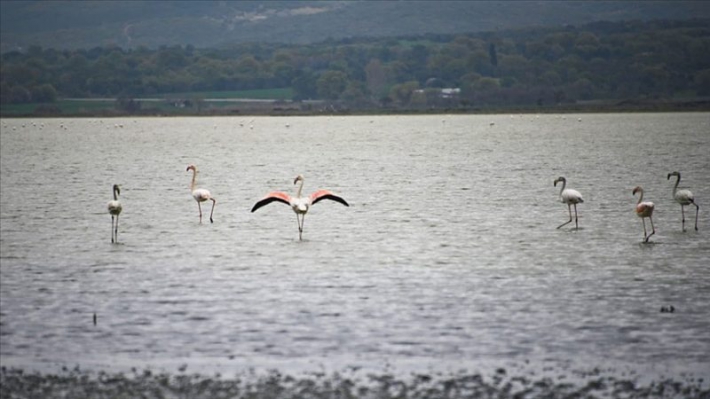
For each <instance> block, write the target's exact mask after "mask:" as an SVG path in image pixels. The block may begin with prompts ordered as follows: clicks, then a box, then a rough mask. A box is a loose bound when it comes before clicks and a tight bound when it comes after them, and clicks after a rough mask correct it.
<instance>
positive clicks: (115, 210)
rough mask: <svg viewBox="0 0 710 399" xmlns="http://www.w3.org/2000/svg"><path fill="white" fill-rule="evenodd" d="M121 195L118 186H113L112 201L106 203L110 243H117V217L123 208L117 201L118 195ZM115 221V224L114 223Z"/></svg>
mask: <svg viewBox="0 0 710 399" xmlns="http://www.w3.org/2000/svg"><path fill="white" fill-rule="evenodd" d="M119 194H121V189H120V188H119V187H118V184H114V185H113V201H109V203H108V213H110V214H111V242H112V243H113V242H116V243H117V242H118V215H120V214H121V211H122V210H123V207H122V206H121V203H120V202H119V201H118V195H119ZM114 219H115V222H114Z"/></svg>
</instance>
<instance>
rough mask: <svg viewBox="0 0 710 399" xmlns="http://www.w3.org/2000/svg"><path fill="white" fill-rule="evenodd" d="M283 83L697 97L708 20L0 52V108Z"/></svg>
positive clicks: (337, 95)
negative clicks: (304, 42) (209, 45)
mask: <svg viewBox="0 0 710 399" xmlns="http://www.w3.org/2000/svg"><path fill="white" fill-rule="evenodd" d="M286 87H289V88H291V89H292V92H293V100H295V101H299V100H305V99H320V100H324V101H329V102H333V103H340V104H344V105H346V106H348V107H352V108H373V107H393V108H412V109H418V108H437V107H447V108H448V107H457V106H467V107H471V106H473V107H478V106H489V105H491V106H495V105H506V106H515V105H533V104H537V105H540V104H559V103H566V102H576V101H581V100H595V99H605V100H607V99H639V98H672V97H697V96H707V95H710V20H708V19H697V20H686V21H666V20H660V21H651V22H640V21H626V22H597V23H592V24H588V25H584V26H581V27H573V26H564V27H558V28H531V29H524V30H511V31H501V32H488V33H480V34H468V35H418V36H408V37H396V38H367V39H365V38H363V39H345V40H325V41H323V42H320V43H317V44H311V45H286V44H269V43H261V44H257V43H252V44H235V45H232V46H228V47H221V48H199V49H198V48H195V47H194V46H191V45H187V46H163V47H160V48H157V49H149V48H145V47H139V48H135V49H123V48H120V47H117V46H107V47H96V48H93V49H85V50H56V49H51V48H47V49H44V48H41V47H38V46H31V47H29V48H27V49H26V50H24V51H11V52H7V53H4V54H2V56H1V59H0V101H1V102H2V103H3V104H16V103H29V102H33V103H48V102H53V101H55V100H56V99H57V98H72V97H110V98H140V97H151V96H164V95H168V94H170V93H188V92H214V91H238V90H255V89H275V88H286ZM454 88H455V89H457V90H444V89H454Z"/></svg>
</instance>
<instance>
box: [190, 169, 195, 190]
mask: <svg viewBox="0 0 710 399" xmlns="http://www.w3.org/2000/svg"><path fill="white" fill-rule="evenodd" d="M196 180H197V169H193V170H192V181H191V182H190V191H195V181H196Z"/></svg>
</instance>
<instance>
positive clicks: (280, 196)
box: [251, 191, 291, 212]
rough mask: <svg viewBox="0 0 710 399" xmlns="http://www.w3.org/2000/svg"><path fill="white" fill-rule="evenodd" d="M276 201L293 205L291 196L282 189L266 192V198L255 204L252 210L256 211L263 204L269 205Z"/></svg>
mask: <svg viewBox="0 0 710 399" xmlns="http://www.w3.org/2000/svg"><path fill="white" fill-rule="evenodd" d="M274 201H278V202H283V203H284V204H286V205H291V196H290V195H288V194H286V193H284V192H281V191H273V192H270V193H268V194H266V196H265V197H264V198H262V199H261V200H259V201H258V202H257V203H256V204H254V207H253V208H251V211H252V212H254V211H256V210H257V209H259V208H261V207H262V206H265V205H268V204H270V203H272V202H274Z"/></svg>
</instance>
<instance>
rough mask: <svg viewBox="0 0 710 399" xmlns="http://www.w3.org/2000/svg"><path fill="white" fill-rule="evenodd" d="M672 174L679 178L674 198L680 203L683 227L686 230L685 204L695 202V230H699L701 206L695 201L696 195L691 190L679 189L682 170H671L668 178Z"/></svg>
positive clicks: (674, 188) (676, 182) (669, 177)
mask: <svg viewBox="0 0 710 399" xmlns="http://www.w3.org/2000/svg"><path fill="white" fill-rule="evenodd" d="M671 176H677V177H678V179H677V180H676V181H675V186H673V198H674V199H675V201H676V202H677V203H679V204H680V214H681V215H682V225H681V226H682V227H683V231H685V206H686V205H690V204H693V205H695V231H698V212H699V211H700V206H698V204H696V203H695V196H693V193H691V192H690V190H678V184H679V183H680V172H671V173H669V174H668V179H667V180H670V179H671Z"/></svg>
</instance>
